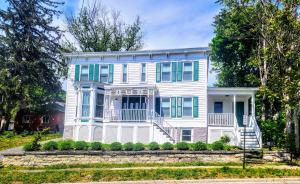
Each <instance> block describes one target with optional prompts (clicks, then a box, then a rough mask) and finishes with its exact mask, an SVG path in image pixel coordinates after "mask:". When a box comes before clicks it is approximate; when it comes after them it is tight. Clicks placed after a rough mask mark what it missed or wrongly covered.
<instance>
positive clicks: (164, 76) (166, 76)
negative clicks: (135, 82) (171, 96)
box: [161, 63, 171, 81]
mask: <svg viewBox="0 0 300 184" xmlns="http://www.w3.org/2000/svg"><path fill="white" fill-rule="evenodd" d="M161 67H162V69H161V80H162V81H171V63H162V65H161Z"/></svg>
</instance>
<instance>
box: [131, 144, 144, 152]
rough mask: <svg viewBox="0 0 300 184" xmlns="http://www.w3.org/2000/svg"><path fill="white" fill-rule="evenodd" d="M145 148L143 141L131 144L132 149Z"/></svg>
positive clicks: (139, 149) (141, 149)
mask: <svg viewBox="0 0 300 184" xmlns="http://www.w3.org/2000/svg"><path fill="white" fill-rule="evenodd" d="M143 150H145V146H144V144H143V143H139V142H138V143H136V144H134V145H133V151H143Z"/></svg>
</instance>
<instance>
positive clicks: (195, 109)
mask: <svg viewBox="0 0 300 184" xmlns="http://www.w3.org/2000/svg"><path fill="white" fill-rule="evenodd" d="M198 116H199V115H198V97H197V96H194V97H193V117H194V118H198Z"/></svg>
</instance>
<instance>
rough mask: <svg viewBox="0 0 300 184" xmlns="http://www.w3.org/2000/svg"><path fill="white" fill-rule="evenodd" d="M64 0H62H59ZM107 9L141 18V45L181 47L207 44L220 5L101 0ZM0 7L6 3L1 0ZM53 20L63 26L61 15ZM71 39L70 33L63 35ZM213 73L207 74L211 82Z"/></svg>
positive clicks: (76, 1)
mask: <svg viewBox="0 0 300 184" xmlns="http://www.w3.org/2000/svg"><path fill="white" fill-rule="evenodd" d="M61 1H63V0H61ZM83 1H84V3H85V4H86V3H91V2H92V1H93V0H65V1H64V2H65V4H64V5H63V7H61V8H62V10H63V12H64V13H65V14H68V13H71V12H75V13H76V12H77V11H78V10H79V8H80V7H81V4H82V2H83ZM102 3H103V4H104V5H105V6H106V7H107V9H113V10H119V11H120V12H121V16H122V18H123V19H124V20H125V21H126V22H132V21H133V20H134V19H135V17H136V16H138V15H139V16H140V17H141V20H142V22H143V32H144V34H145V37H144V42H145V45H144V48H143V49H169V48H184V47H207V46H208V45H209V42H210V40H211V39H212V37H213V26H212V23H213V17H214V16H215V15H217V14H218V12H219V10H220V6H219V5H218V4H216V3H215V1H214V0H102ZM0 7H1V8H3V7H5V3H4V0H0ZM55 24H57V25H59V26H61V28H62V29H65V27H66V24H65V21H64V18H63V16H61V17H60V18H59V19H57V20H56V21H55ZM65 36H66V37H67V38H68V39H72V38H71V36H70V35H68V34H66V35H65ZM214 81H215V74H214V73H213V74H210V75H209V83H210V85H211V84H213V83H214Z"/></svg>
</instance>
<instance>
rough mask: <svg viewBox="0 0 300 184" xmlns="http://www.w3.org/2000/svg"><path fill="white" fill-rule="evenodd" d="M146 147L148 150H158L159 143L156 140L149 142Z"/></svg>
mask: <svg viewBox="0 0 300 184" xmlns="http://www.w3.org/2000/svg"><path fill="white" fill-rule="evenodd" d="M148 147H149V150H159V144H158V143H157V142H151V143H150V144H149V145H148Z"/></svg>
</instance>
